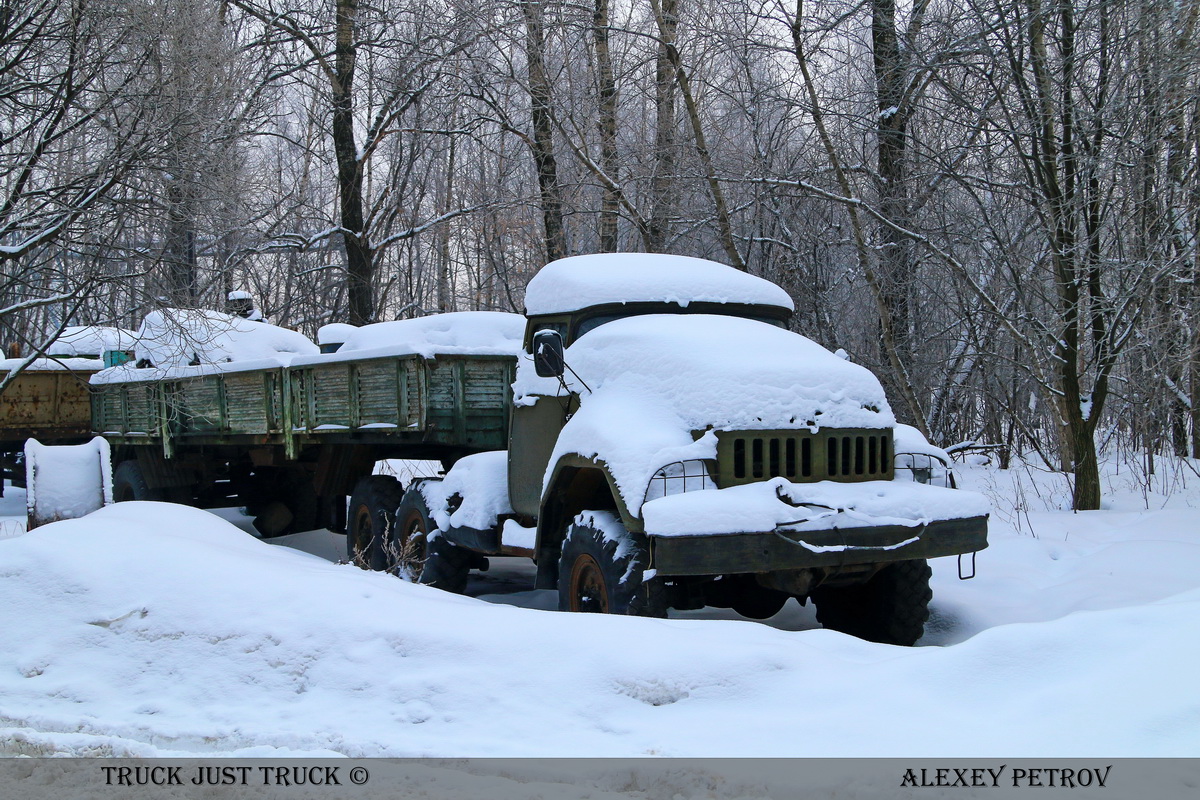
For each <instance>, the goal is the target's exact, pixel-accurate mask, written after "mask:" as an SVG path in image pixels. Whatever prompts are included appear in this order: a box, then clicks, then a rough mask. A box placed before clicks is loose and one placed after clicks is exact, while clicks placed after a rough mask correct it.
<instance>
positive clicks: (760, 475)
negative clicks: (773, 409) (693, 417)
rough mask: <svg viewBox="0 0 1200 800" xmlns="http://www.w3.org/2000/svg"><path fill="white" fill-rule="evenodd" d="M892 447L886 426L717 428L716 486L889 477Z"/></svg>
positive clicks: (862, 479)
mask: <svg viewBox="0 0 1200 800" xmlns="http://www.w3.org/2000/svg"><path fill="white" fill-rule="evenodd" d="M891 445H892V433H891V431H890V430H846V429H841V430H828V431H819V432H818V433H810V432H808V431H731V432H718V434H717V466H718V473H719V478H718V485H720V486H721V487H722V488H725V487H728V486H739V485H741V484H744V483H753V482H755V481H763V480H767V479H769V478H787V479H788V480H789V481H793V482H795V483H806V482H810V481H825V480H829V481H840V482H842V483H850V482H854V481H877V480H891V479H892V446H891Z"/></svg>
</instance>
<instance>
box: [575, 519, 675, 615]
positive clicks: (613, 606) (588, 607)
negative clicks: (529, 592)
mask: <svg viewBox="0 0 1200 800" xmlns="http://www.w3.org/2000/svg"><path fill="white" fill-rule="evenodd" d="M649 563H650V561H649V548H648V547H647V546H646V542H645V538H644V537H641V536H637V535H635V534H631V533H629V532H628V531H626V530H625V526H624V525H622V524H621V521H620V519H618V518H617V516H616V515H615V514H613V513H612V512H610V511H584V512H583V513H581V514H580V515H579V516H577V517H576V518H575V520H574V521H573V522H572V523H571V525H570V526H569V527H568V528H567V536H566V539H565V540H564V541H563V547H562V556H561V557H560V559H559V562H558V608H559V610H560V611H583V612H590V613H598V614H629V615H632V616H641V617H665V616H666V615H667V605H666V601H665V596H664V594H665V593H664V591H663V586H662V582H661V581H660V580H658V579H656V578H653V577H651V578H649V579H647V578H646V576H645V571H646V568H647V567H648V566H649Z"/></svg>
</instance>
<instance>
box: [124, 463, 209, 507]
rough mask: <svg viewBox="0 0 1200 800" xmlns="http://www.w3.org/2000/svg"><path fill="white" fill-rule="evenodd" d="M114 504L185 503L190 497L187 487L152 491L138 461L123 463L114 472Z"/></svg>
mask: <svg viewBox="0 0 1200 800" xmlns="http://www.w3.org/2000/svg"><path fill="white" fill-rule="evenodd" d="M112 491H113V502H114V503H125V502H128V501H130V500H151V501H155V502H160V503H173V502H174V503H178V502H184V501H185V500H187V498H188V497H189V496H190V490H189V489H188V488H187V487H174V488H161V489H151V488H150V485H149V484H148V483H146V475H145V473H143V472H142V465H141V464H139V463H138V462H137V461H136V460H134V459H130V460H129V461H122V462H121V463H120V464H118V465H117V468H116V469H115V470H113V482H112Z"/></svg>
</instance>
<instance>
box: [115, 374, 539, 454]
mask: <svg viewBox="0 0 1200 800" xmlns="http://www.w3.org/2000/svg"><path fill="white" fill-rule="evenodd" d="M515 368H516V359H515V358H513V357H511V356H473V355H445V356H440V357H437V358H432V359H426V358H423V357H421V356H415V355H414V356H401V357H383V358H378V357H377V358H364V359H359V360H339V361H331V362H329V363H324V364H322V363H315V364H305V365H302V366H297V367H278V368H273V369H260V370H249V371H245V372H218V373H213V374H209V375H201V376H196V377H187V378H181V379H173V380H158V381H127V382H121V383H104V384H99V385H96V386H95V387H94V390H95V391H94V393H93V395H92V427H93V428H94V430H95V431H96V432H98V433H100V434H102V435H104V436H105V437H106V438H108V439H109V440H110V441H111V442H113V443H114V444H117V445H130V446H139V445H142V446H144V445H146V444H150V443H155V444H160V445H161V446H162V448H163V454H164V456H165V457H167V458H171V457H172V456H173V455H174V453H175V452H176V451H177V450H178V449H179V448H181V447H190V446H201V445H252V446H258V447H262V446H268V447H271V446H273V447H282V448H284V449H285V450H286V452H287V454H288V457H289V458H295V457H296V456H297V455H298V454H299V453H300V452H302V451H303V450H305V449H306V448H308V447H312V446H316V445H326V444H336V443H354V444H378V445H381V446H401V447H402V446H403V445H405V444H413V445H418V444H419V445H423V446H425V448H424V449H426V450H428V446H431V445H432V446H437V445H441V446H444V447H445V448H447V449H448V450H464V451H469V452H478V451H483V450H500V449H503V448H504V447H505V446H506V443H507V431H508V415H509V410H510V407H511V392H510V391H509V386H510V385H511V384H512V381H513V377H514V370H515Z"/></svg>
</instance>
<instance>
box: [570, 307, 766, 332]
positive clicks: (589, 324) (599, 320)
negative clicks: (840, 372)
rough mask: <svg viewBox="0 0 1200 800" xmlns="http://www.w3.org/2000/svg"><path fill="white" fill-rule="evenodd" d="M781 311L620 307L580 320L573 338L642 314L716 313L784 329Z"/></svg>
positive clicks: (735, 308)
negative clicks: (616, 309) (611, 311)
mask: <svg viewBox="0 0 1200 800" xmlns="http://www.w3.org/2000/svg"><path fill="white" fill-rule="evenodd" d="M772 312H774V313H772ZM782 313H786V312H783V310H782V309H779V310H775V309H770V310H768V309H764V308H762V307H755V306H740V307H738V306H735V307H732V308H731V307H728V306H723V305H716V304H712V303H703V304H702V303H692V304H690V305H689V306H687V307H686V308H684V307H682V306H669V307H665V308H664V307H663V306H656V307H655V308H654V309H652V310H651V309H644V308H637V307H630V308H627V309H622V310H621V311H617V312H613V313H611V314H597V315H596V316H594V317H588V318H586V319H584V320H582V321H581V322H579V323H578V324H577V325H576V326H575V336H574V338H575V339H578V338H579V337H580V336H583V335H584V334H585V333H587V332H588V331H592V330H595V329H596V328H599V327H600V326H601V325H606V324H608V323H610V322H614V321H616V320H618V319H625V318H626V317H636V316H642V315H645V314H716V315H719V316H724V317H742V318H744V319H752V320H755V321H757V322H765V323H767V324H768V325H774V326H775V327H776V328H783V329H785V330H786V329H787V320H786V319H785V318H783V317H782V316H781V314H782Z"/></svg>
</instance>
